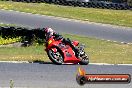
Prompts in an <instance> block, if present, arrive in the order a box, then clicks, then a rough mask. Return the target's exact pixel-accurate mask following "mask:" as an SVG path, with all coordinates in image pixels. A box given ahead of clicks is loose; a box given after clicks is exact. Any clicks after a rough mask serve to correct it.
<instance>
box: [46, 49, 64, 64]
mask: <svg viewBox="0 0 132 88" xmlns="http://www.w3.org/2000/svg"><path fill="white" fill-rule="evenodd" d="M47 54H48V57H49V59H50V60H51V61H52V62H53V63H54V64H57V65H61V64H63V56H62V53H61V51H60V50H58V49H57V52H54V51H53V50H52V49H50V50H48V52H47Z"/></svg>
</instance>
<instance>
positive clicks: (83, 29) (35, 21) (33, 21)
mask: <svg viewBox="0 0 132 88" xmlns="http://www.w3.org/2000/svg"><path fill="white" fill-rule="evenodd" d="M0 22H2V23H9V24H17V25H23V26H26V27H32V28H38V27H52V28H53V29H55V30H56V31H57V32H60V33H70V34H78V35H84V36H89V37H95V38H99V39H106V40H112V41H118V42H126V43H132V28H123V27H116V26H110V25H104V24H96V23H89V22H79V21H76V20H74V21H73V20H71V21H70V20H65V19H62V18H55V17H48V16H42V15H33V14H27V13H20V12H16V11H6V10H0Z"/></svg>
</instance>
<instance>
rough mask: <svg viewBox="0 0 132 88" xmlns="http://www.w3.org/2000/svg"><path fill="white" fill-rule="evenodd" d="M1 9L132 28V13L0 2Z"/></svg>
mask: <svg viewBox="0 0 132 88" xmlns="http://www.w3.org/2000/svg"><path fill="white" fill-rule="evenodd" d="M0 9H5V10H15V11H22V12H29V13H33V14H36V13H37V14H42V15H50V16H57V17H65V18H71V19H78V20H84V21H91V22H99V23H106V24H114V25H121V26H128V27H132V11H130V10H110V9H95V8H80V7H70V6H60V5H53V4H45V3H22V2H5V1H0Z"/></svg>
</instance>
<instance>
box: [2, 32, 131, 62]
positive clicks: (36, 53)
mask: <svg viewBox="0 0 132 88" xmlns="http://www.w3.org/2000/svg"><path fill="white" fill-rule="evenodd" d="M64 36H65V37H69V38H71V39H73V40H78V41H80V43H84V44H85V45H86V48H85V51H86V53H87V54H88V55H89V57H90V62H91V63H113V64H117V63H118V64H132V45H127V44H120V43H114V42H108V41H105V40H98V39H94V38H88V37H83V36H77V35H70V34H65V35H64ZM8 60H10V61H14V60H15V61H35V60H38V61H49V59H48V57H47V54H46V52H45V51H44V46H43V45H40V46H30V47H27V48H24V47H23V48H22V47H21V48H20V47H19V48H14V47H12V48H11V47H10V48H0V61H8Z"/></svg>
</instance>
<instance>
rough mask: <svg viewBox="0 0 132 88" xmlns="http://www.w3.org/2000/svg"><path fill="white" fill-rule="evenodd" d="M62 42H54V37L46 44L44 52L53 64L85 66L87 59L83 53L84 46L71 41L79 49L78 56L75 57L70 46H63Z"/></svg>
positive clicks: (60, 40)
mask: <svg viewBox="0 0 132 88" xmlns="http://www.w3.org/2000/svg"><path fill="white" fill-rule="evenodd" d="M62 40H63V39H59V40H55V39H54V37H51V38H49V40H48V42H47V44H46V49H45V51H46V52H47V55H48V57H49V59H50V60H51V61H52V62H53V63H54V64H57V65H61V64H66V63H72V64H78V63H79V64H80V65H87V64H88V63H89V58H88V56H87V55H86V53H85V52H84V45H80V46H79V42H78V41H72V44H73V45H74V46H75V47H78V49H79V55H78V56H76V55H75V52H74V51H73V49H72V48H71V47H70V45H68V44H65V43H64V42H62Z"/></svg>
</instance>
